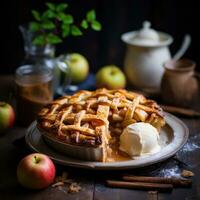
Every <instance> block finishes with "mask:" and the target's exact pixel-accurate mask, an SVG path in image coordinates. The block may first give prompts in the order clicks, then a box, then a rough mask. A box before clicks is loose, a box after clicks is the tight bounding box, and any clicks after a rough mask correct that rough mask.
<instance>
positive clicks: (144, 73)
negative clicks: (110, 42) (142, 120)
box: [121, 21, 190, 93]
mask: <svg viewBox="0 0 200 200" xmlns="http://www.w3.org/2000/svg"><path fill="white" fill-rule="evenodd" d="M150 26H151V24H150V22H148V21H145V22H144V23H143V28H142V29H141V30H139V31H133V32H128V33H124V34H123V35H122V37H121V39H122V41H124V42H125V43H126V44H127V52H126V56H125V61H124V71H125V74H126V76H127V78H128V80H129V82H130V83H131V84H132V85H133V86H135V87H136V88H138V89H142V90H143V91H145V92H148V93H158V92H159V90H160V84H161V78H162V76H163V73H164V68H163V64H164V63H165V62H166V61H168V60H170V59H171V54H170V51H169V48H168V46H169V45H170V44H171V43H172V42H173V38H172V37H171V36H170V35H169V34H167V33H163V32H157V31H155V30H154V29H151V28H150ZM189 43H190V41H189V42H188V44H187V45H183V46H182V50H181V52H180V51H179V52H178V54H179V55H178V56H179V57H180V56H182V55H180V54H183V53H184V52H185V50H186V49H187V47H188V46H189Z"/></svg>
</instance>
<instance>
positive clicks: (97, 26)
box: [91, 21, 101, 31]
mask: <svg viewBox="0 0 200 200" xmlns="http://www.w3.org/2000/svg"><path fill="white" fill-rule="evenodd" d="M91 27H92V29H93V30H95V31H100V30H101V24H100V23H99V22H98V21H93V22H92V24H91Z"/></svg>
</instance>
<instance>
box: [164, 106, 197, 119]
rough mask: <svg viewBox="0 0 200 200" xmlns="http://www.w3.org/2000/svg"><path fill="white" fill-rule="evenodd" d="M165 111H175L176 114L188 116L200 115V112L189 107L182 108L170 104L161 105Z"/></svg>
mask: <svg viewBox="0 0 200 200" xmlns="http://www.w3.org/2000/svg"><path fill="white" fill-rule="evenodd" d="M161 107H162V108H163V110H164V111H167V112H170V113H174V114H179V115H184V116H187V117H200V112H198V111H196V110H192V109H187V108H181V107H176V106H168V105H161Z"/></svg>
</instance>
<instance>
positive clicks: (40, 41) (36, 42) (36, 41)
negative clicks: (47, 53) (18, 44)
mask: <svg viewBox="0 0 200 200" xmlns="http://www.w3.org/2000/svg"><path fill="white" fill-rule="evenodd" d="M33 44H34V45H38V46H43V45H45V44H46V39H45V36H44V35H39V36H37V37H35V38H34V40H33Z"/></svg>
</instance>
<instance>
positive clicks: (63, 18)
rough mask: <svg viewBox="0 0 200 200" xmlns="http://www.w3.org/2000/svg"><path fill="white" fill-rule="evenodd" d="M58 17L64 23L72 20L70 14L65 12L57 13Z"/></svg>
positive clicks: (70, 22) (69, 22)
mask: <svg viewBox="0 0 200 200" xmlns="http://www.w3.org/2000/svg"><path fill="white" fill-rule="evenodd" d="M59 19H60V20H61V21H63V23H65V24H72V23H73V22H74V19H73V16H72V15H66V14H65V13H59Z"/></svg>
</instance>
